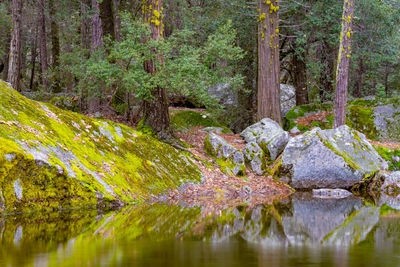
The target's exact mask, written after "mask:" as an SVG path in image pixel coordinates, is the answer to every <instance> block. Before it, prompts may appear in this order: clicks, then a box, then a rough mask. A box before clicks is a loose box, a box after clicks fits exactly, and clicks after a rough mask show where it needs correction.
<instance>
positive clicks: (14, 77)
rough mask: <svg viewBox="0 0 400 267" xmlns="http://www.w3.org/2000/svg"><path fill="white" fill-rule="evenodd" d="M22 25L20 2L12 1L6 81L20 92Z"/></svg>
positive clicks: (18, 0)
mask: <svg viewBox="0 0 400 267" xmlns="http://www.w3.org/2000/svg"><path fill="white" fill-rule="evenodd" d="M21 24H22V0H12V29H13V31H12V37H11V44H10V56H9V64H8V79H7V80H8V81H9V82H10V83H11V85H12V87H13V88H14V89H15V90H17V91H19V90H20V87H19V86H20V85H19V81H20V74H21V73H20V72H21V26H22V25H21Z"/></svg>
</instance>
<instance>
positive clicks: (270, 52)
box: [257, 0, 282, 124]
mask: <svg viewBox="0 0 400 267" xmlns="http://www.w3.org/2000/svg"><path fill="white" fill-rule="evenodd" d="M267 3H269V4H267ZM258 9H259V11H260V14H259V18H258V21H259V23H258V95H257V100H258V101H257V119H258V120H261V119H263V118H265V117H268V118H271V119H273V120H275V121H276V122H278V123H279V124H282V118H281V105H280V80H279V73H280V72H279V68H280V65H279V16H278V10H279V6H278V0H272V1H264V0H258Z"/></svg>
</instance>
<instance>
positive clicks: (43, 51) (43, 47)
mask: <svg viewBox="0 0 400 267" xmlns="http://www.w3.org/2000/svg"><path fill="white" fill-rule="evenodd" d="M44 11H45V0H40V1H39V17H40V64H41V65H42V84H43V87H44V88H45V89H47V78H46V72H47V68H48V64H47V40H46V39H47V37H46V16H45V13H44Z"/></svg>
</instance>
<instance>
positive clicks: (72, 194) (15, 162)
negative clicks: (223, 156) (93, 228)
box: [0, 81, 201, 212]
mask: <svg viewBox="0 0 400 267" xmlns="http://www.w3.org/2000/svg"><path fill="white" fill-rule="evenodd" d="M200 180H201V171H200V170H199V168H198V167H197V166H196V165H195V164H194V163H193V162H192V161H191V159H190V158H188V157H187V156H186V155H185V154H183V153H181V152H179V151H178V150H176V149H175V148H173V147H171V146H169V145H167V144H164V143H161V142H159V141H158V140H156V139H154V138H152V137H151V136H148V135H145V134H143V133H140V132H137V131H135V130H133V129H131V128H129V127H127V126H125V125H120V124H116V123H113V122H111V121H105V120H97V119H92V118H88V117H85V116H83V115H80V114H77V113H73V112H70V111H64V110H61V109H58V108H56V107H54V106H53V105H51V104H44V103H40V102H35V101H32V100H29V99H27V98H25V97H23V96H22V95H20V94H19V93H17V92H16V91H15V90H13V89H12V88H11V87H10V86H9V85H8V84H7V83H5V82H3V81H0V191H1V192H2V199H3V200H0V207H3V208H2V210H3V212H4V211H5V212H12V211H20V210H34V209H59V208H67V207H79V206H96V205H100V204H102V205H108V204H111V203H132V202H137V201H142V200H144V199H147V198H149V197H152V196H157V195H159V194H163V193H165V192H166V191H167V190H168V189H173V188H177V187H178V186H180V185H182V184H183V183H186V182H200ZM16 181H18V182H17V184H18V185H19V186H20V189H21V191H22V195H20V194H19V193H18V194H16V193H15V192H20V190H16V189H15V186H13V185H15V183H16ZM19 196H20V198H19ZM0 212H1V210H0Z"/></svg>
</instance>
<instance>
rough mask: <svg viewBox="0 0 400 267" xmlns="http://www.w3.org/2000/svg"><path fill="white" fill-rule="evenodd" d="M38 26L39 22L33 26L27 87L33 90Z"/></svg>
mask: <svg viewBox="0 0 400 267" xmlns="http://www.w3.org/2000/svg"><path fill="white" fill-rule="evenodd" d="M38 26H39V23H38V22H36V27H35V36H34V38H33V41H32V43H33V44H32V52H31V54H32V64H31V65H32V69H31V79H30V81H29V89H31V90H33V82H34V80H35V69H36V57H37V51H36V50H37V43H38Z"/></svg>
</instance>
